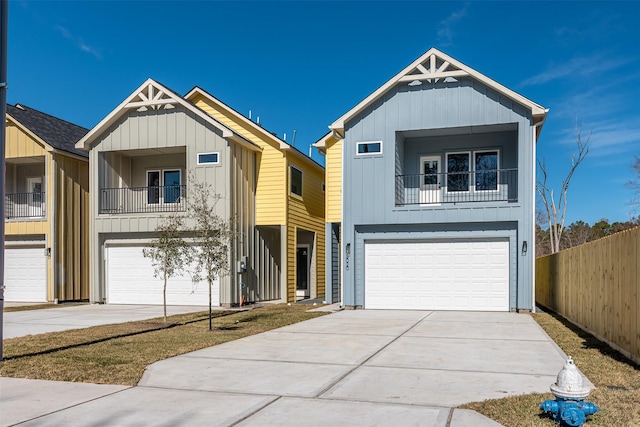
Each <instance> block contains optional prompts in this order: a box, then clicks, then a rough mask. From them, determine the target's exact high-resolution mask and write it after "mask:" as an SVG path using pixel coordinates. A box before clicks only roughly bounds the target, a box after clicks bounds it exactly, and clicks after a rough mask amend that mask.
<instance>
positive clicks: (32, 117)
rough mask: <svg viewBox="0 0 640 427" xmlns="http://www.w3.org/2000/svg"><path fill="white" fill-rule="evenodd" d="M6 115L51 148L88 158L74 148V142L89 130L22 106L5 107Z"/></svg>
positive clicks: (84, 152) (85, 153)
mask: <svg viewBox="0 0 640 427" xmlns="http://www.w3.org/2000/svg"><path fill="white" fill-rule="evenodd" d="M7 114H8V115H9V116H11V117H12V118H13V119H15V120H16V121H18V122H20V124H22V125H23V126H24V127H26V128H27V129H29V130H30V131H31V132H33V133H34V134H36V135H37V136H38V137H40V138H41V139H42V140H43V141H44V142H46V143H47V144H49V145H51V146H52V147H53V148H55V149H57V150H62V151H66V152H68V153H72V154H76V155H78V156H82V157H89V154H88V153H87V152H86V151H81V150H78V149H76V147H75V144H76V142H78V141H79V140H80V138H82V137H83V136H84V135H85V134H86V133H87V132H89V129H85V128H83V127H82V126H78V125H74V124H73V123H69V122H67V121H65V120H62V119H59V118H57V117H53V116H50V115H49V114H46V113H43V112H41V111H38V110H35V109H33V108H30V107H27V106H25V105H22V104H16V105H15V106H13V105H7Z"/></svg>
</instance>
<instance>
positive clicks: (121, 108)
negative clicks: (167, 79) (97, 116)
mask: <svg viewBox="0 0 640 427" xmlns="http://www.w3.org/2000/svg"><path fill="white" fill-rule="evenodd" d="M177 105H180V106H182V107H183V108H185V109H186V110H188V111H191V112H193V113H194V114H195V115H196V116H198V117H200V118H202V119H203V120H205V121H206V122H207V123H209V124H211V125H212V126H213V127H215V128H216V129H218V130H220V131H221V132H222V136H223V137H224V138H228V139H230V140H232V141H234V142H237V143H239V144H241V145H243V146H245V147H247V148H249V149H250V150H253V151H260V147H258V146H257V145H255V144H253V143H252V142H250V141H247V140H246V139H244V138H243V137H241V136H240V135H237V134H236V133H234V132H233V131H232V130H231V129H229V128H228V127H226V126H224V125H223V124H222V123H220V122H218V121H217V120H215V119H214V118H213V117H211V116H210V115H209V114H207V113H205V112H204V111H202V110H201V109H200V108H198V107H196V106H195V105H193V104H192V103H190V102H187V101H186V100H185V99H184V98H182V97H181V96H180V95H178V94H177V93H176V92H174V91H173V90H171V89H169V88H167V87H166V86H164V85H162V84H160V83H158V82H157V81H155V80H153V79H147V80H146V81H145V82H144V83H142V84H141V85H140V86H139V87H138V88H137V89H136V90H135V91H133V93H132V94H131V95H129V96H128V97H127V98H126V99H125V100H124V101H122V103H121V104H120V105H118V106H117V107H116V108H115V109H114V110H113V111H111V113H109V114H108V115H107V116H106V117H105V118H104V119H102V121H101V122H100V123H98V124H97V125H96V126H95V127H94V128H93V129H91V130H90V131H89V133H87V134H86V135H85V136H84V137H83V138H82V139H81V140H79V141H78V142H77V143H76V148H78V149H81V150H86V151H88V150H90V147H91V144H92V143H93V142H94V141H95V140H96V138H97V137H98V136H99V135H100V134H102V132H104V131H105V129H107V128H108V127H109V126H111V125H112V124H114V123H115V122H117V121H118V120H119V119H120V118H121V117H122V116H124V115H125V114H127V112H128V111H130V110H132V109H133V110H137V111H147V110H161V109H163V110H170V109H173V108H175V107H176V106H177Z"/></svg>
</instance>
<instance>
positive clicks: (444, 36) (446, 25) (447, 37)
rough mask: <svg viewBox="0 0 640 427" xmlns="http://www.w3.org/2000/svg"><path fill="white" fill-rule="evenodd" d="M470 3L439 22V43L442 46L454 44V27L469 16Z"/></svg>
mask: <svg viewBox="0 0 640 427" xmlns="http://www.w3.org/2000/svg"><path fill="white" fill-rule="evenodd" d="M468 9H469V3H466V4H465V5H464V7H463V8H462V9H460V10H458V11H456V12H453V13H452V14H451V15H449V16H448V17H446V18H445V19H443V20H442V21H440V23H439V24H438V43H439V44H440V46H451V45H452V44H453V35H454V34H453V27H454V25H455V24H457V23H458V22H460V21H461V20H462V18H464V17H466V16H467V11H468Z"/></svg>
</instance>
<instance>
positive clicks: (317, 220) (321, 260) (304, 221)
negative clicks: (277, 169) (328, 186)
mask: <svg viewBox="0 0 640 427" xmlns="http://www.w3.org/2000/svg"><path fill="white" fill-rule="evenodd" d="M295 154H297V153H295ZM287 157H288V159H289V162H290V165H291V166H294V167H296V168H298V169H300V170H302V197H300V196H298V195H295V194H291V193H290V194H289V196H288V197H289V208H288V220H287V243H288V244H287V269H288V271H287V280H288V286H287V301H295V300H296V268H297V262H296V261H297V257H296V250H297V243H296V242H297V231H298V229H301V230H307V231H311V232H313V233H315V241H314V244H313V252H314V254H315V262H314V263H312V267H315V268H314V270H315V271H312V272H311V275H312V281H313V278H314V277H315V283H316V295H318V296H320V297H322V296H324V295H325V268H326V267H325V251H324V248H325V219H324V209H325V206H324V203H325V202H324V193H323V192H322V183H323V182H324V173H323V172H324V170H323V169H322V168H320V167H317V168H314V167H305V166H304V164H303V163H301V159H300V158H299V157H298V156H296V155H294V153H291V154H288V155H287ZM286 176H287V177H289V173H287V174H286ZM289 180H290V177H289V178H288V180H287V181H289ZM289 190H290V184H289V183H287V191H289Z"/></svg>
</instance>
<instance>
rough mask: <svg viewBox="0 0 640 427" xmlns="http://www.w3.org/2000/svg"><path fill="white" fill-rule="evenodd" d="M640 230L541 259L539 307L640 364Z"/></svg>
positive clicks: (538, 272) (538, 260) (537, 279)
mask: <svg viewBox="0 0 640 427" xmlns="http://www.w3.org/2000/svg"><path fill="white" fill-rule="evenodd" d="M639 293H640V227H636V228H633V229H631V230H626V231H623V232H620V233H616V234H614V235H611V236H608V237H605V238H603V239H599V240H596V241H593V242H589V243H586V244H584V245H581V246H576V247H574V248H570V249H566V250H564V251H561V252H558V253H556V254H553V255H547V256H544V257H540V258H538V259H536V303H538V304H540V305H541V306H544V307H547V308H550V309H552V310H554V311H556V312H557V313H559V314H561V315H562V316H564V317H566V318H567V319H569V320H570V321H572V322H574V323H576V324H577V325H579V326H582V327H583V328H585V329H586V330H588V331H590V332H591V333H593V334H594V335H596V336H597V337H598V338H599V339H601V340H603V341H606V342H607V343H609V344H610V345H612V346H613V347H615V348H616V349H618V350H620V351H621V352H622V353H624V354H625V355H626V356H627V357H629V358H631V359H632V360H634V361H635V362H636V363H640V313H639V312H640V295H639Z"/></svg>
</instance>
